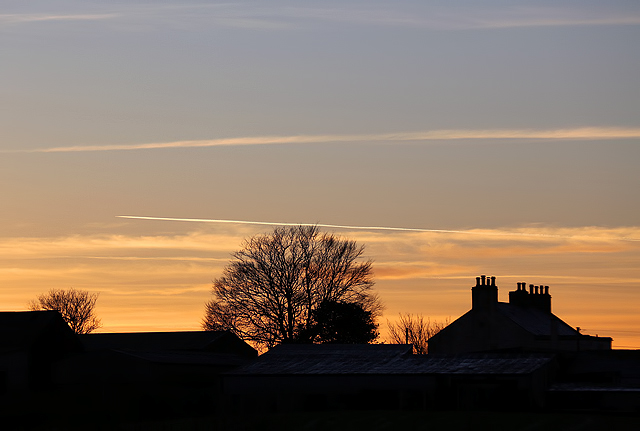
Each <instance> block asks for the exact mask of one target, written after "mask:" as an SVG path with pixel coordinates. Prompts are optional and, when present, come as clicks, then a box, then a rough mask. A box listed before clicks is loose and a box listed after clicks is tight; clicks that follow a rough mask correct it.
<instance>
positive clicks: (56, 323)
mask: <svg viewBox="0 0 640 431" xmlns="http://www.w3.org/2000/svg"><path fill="white" fill-rule="evenodd" d="M54 339H55V340H57V343H58V345H61V344H65V345H66V346H67V347H69V348H76V346H77V345H78V342H77V340H76V339H75V334H74V332H73V331H72V330H71V328H69V325H67V323H66V322H65V321H64V319H63V318H62V316H61V315H60V313H58V312H57V311H48V310H46V311H4V312H0V340H1V342H0V351H2V352H10V351H15V350H24V349H30V348H31V347H33V346H34V345H36V344H38V343H44V342H50V341H52V340H54ZM60 347H62V346H60Z"/></svg>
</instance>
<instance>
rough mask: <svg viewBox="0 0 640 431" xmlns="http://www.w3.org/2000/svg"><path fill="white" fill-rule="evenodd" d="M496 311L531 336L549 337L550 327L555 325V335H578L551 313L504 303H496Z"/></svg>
mask: <svg viewBox="0 0 640 431" xmlns="http://www.w3.org/2000/svg"><path fill="white" fill-rule="evenodd" d="M497 309H498V311H499V312H500V313H501V314H503V315H504V316H506V317H507V318H509V319H510V320H512V321H513V322H514V323H516V324H517V325H518V326H520V327H521V328H523V329H524V330H525V331H527V332H529V333H530V334H533V335H539V336H540V335H542V336H548V335H551V326H552V324H553V325H556V328H555V329H556V330H557V334H558V335H559V336H564V335H578V331H577V330H575V329H574V328H572V327H571V326H569V325H568V324H567V323H565V322H564V321H562V320H561V319H560V318H559V317H557V316H556V315H555V314H553V313H546V312H544V311H542V310H539V309H537V308H534V307H520V306H517V305H513V304H509V303H506V302H498V304H497Z"/></svg>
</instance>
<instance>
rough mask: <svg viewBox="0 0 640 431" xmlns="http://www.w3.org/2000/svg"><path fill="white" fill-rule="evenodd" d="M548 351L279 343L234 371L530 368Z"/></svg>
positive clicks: (458, 371) (308, 372)
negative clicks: (448, 352)
mask: <svg viewBox="0 0 640 431" xmlns="http://www.w3.org/2000/svg"><path fill="white" fill-rule="evenodd" d="M551 360H552V358H551V357H550V356H544V355H535V354H529V355H522V354H521V355H504V354H502V355H497V354H493V355H489V354H485V355H455V356H439V357H433V356H429V355H412V354H411V346H410V345H393V344H383V345H331V344H325V345H316V344H312V345H302V346H301V345H289V346H277V347H275V348H273V349H271V350H270V351H269V352H267V353H265V354H264V355H262V356H260V357H259V358H258V359H257V360H256V361H254V362H253V363H251V364H248V365H245V366H243V367H240V368H239V369H237V370H234V371H231V372H229V373H228V374H231V375H344V374H350V375H371V374H391V375H408V374H409V375H411V374H414V375H415V374H460V375H463V374H527V373H531V372H533V371H535V370H537V369H539V368H540V367H543V366H545V365H546V364H548V363H549V362H550V361H551Z"/></svg>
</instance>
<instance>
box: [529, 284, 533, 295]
mask: <svg viewBox="0 0 640 431" xmlns="http://www.w3.org/2000/svg"><path fill="white" fill-rule="evenodd" d="M529 293H530V294H531V295H533V284H530V285H529Z"/></svg>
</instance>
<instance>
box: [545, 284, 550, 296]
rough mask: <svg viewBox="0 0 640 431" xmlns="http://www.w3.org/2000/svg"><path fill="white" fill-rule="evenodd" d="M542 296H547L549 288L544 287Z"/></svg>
mask: <svg viewBox="0 0 640 431" xmlns="http://www.w3.org/2000/svg"><path fill="white" fill-rule="evenodd" d="M544 294H545V295H548V294H549V286H545V287H544Z"/></svg>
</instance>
